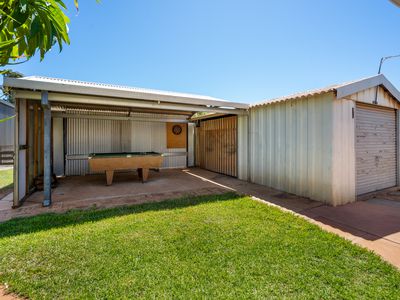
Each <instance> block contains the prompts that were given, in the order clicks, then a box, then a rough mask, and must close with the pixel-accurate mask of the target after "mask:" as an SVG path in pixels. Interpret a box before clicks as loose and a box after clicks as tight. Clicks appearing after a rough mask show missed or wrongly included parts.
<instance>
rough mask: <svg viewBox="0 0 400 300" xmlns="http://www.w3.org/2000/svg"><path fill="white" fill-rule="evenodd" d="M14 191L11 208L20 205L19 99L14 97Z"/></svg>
mask: <svg viewBox="0 0 400 300" xmlns="http://www.w3.org/2000/svg"><path fill="white" fill-rule="evenodd" d="M13 173H14V193H13V208H16V207H18V206H19V205H20V201H19V99H18V98H17V99H15V117H14V172H13Z"/></svg>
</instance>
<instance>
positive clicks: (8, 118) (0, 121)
mask: <svg viewBox="0 0 400 300" xmlns="http://www.w3.org/2000/svg"><path fill="white" fill-rule="evenodd" d="M13 118H15V115H14V116H11V117H7V118H4V119H0V123H4V122H6V121H8V120H11V119H13Z"/></svg>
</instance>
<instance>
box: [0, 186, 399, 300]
mask: <svg viewBox="0 0 400 300" xmlns="http://www.w3.org/2000/svg"><path fill="white" fill-rule="evenodd" d="M0 282H1V283H2V284H5V285H7V286H9V288H10V290H11V291H14V292H17V293H19V294H20V295H22V296H27V297H30V298H33V299H77V298H81V299H88V298H91V299H94V298H102V299H105V298H107V299H114V298H125V299H127V298H130V299H134V298H169V299H172V298H181V299H188V298H221V299H226V298H231V299H243V298H279V299H282V298H303V299H328V298H330V299H343V298H346V299H355V298H356V299H360V298H364V299H367V298H368V299H371V298H372V299H399V298H400V293H399V291H400V273H399V272H398V271H397V270H395V268H394V267H392V266H390V265H389V264H387V263H384V262H383V261H382V260H381V259H380V258H379V257H377V256H376V255H374V254H372V253H371V252H368V251H366V250H364V249H361V248H359V247H357V246H355V245H353V244H351V243H350V242H348V241H346V240H344V239H342V238H340V237H338V236H336V235H333V234H330V233H327V232H324V231H322V230H321V229H319V228H318V227H317V226H315V225H313V224H310V223H308V222H306V221H305V220H303V219H301V218H299V217H296V216H294V215H292V214H290V213H286V212H282V211H280V210H279V209H277V208H274V207H269V206H267V205H264V204H262V203H259V202H256V201H253V200H251V199H250V198H247V197H239V196H236V195H234V194H225V195H221V196H208V197H198V198H184V199H178V200H172V201H166V202H161V203H155V204H145V205H137V206H131V207H126V208H118V209H109V210H90V211H72V212H69V213H67V214H62V215H55V214H48V215H41V216H37V217H33V218H27V219H16V220H12V221H9V222H7V223H2V224H0Z"/></svg>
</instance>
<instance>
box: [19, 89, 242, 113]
mask: <svg viewBox="0 0 400 300" xmlns="http://www.w3.org/2000/svg"><path fill="white" fill-rule="evenodd" d="M14 92H15V97H16V98H21V99H32V100H40V95H41V94H40V92H36V91H27V90H14ZM49 101H56V102H64V103H84V104H87V105H105V106H107V105H108V106H114V107H115V106H121V107H137V108H148V109H156V110H164V109H165V110H170V111H173V110H176V111H191V112H215V113H224V114H234V115H241V114H247V110H243V109H223V108H214V107H205V106H201V105H186V104H175V103H167V102H160V101H159V102H154V101H153V102H150V101H140V100H132V99H122V98H110V97H100V96H89V95H75V94H62V93H50V92H49Z"/></svg>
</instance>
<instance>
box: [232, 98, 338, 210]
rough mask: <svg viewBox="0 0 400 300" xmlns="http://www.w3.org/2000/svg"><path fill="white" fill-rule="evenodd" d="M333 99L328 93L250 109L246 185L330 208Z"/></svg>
mask: <svg viewBox="0 0 400 300" xmlns="http://www.w3.org/2000/svg"><path fill="white" fill-rule="evenodd" d="M333 99H334V97H333V94H332V93H328V94H324V95H319V96H314V97H310V98H306V99H301V100H291V101H284V102H278V103H274V104H270V105H266V106H260V107H254V108H251V109H250V158H249V161H250V180H251V181H252V182H255V183H259V184H263V185H267V186H270V187H273V188H276V189H279V190H282V191H286V192H290V193H295V194H297V195H300V196H305V197H309V198H312V199H316V200H320V201H325V202H329V203H330V202H331V201H332V132H333V128H332V105H333ZM240 147H241V146H239V148H240Z"/></svg>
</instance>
